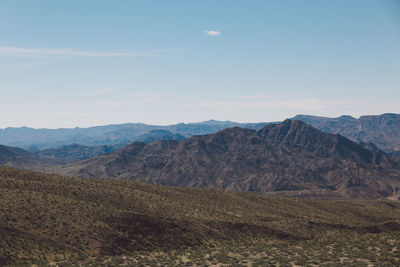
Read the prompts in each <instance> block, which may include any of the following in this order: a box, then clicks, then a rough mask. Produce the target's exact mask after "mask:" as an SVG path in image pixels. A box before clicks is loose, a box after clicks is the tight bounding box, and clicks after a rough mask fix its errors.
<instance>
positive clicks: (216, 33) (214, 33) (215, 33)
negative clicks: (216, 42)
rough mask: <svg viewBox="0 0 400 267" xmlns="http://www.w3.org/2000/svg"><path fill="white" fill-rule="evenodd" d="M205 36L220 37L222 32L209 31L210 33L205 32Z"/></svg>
mask: <svg viewBox="0 0 400 267" xmlns="http://www.w3.org/2000/svg"><path fill="white" fill-rule="evenodd" d="M204 33H205V34H207V35H210V36H220V35H221V32H220V31H216V30H208V31H204Z"/></svg>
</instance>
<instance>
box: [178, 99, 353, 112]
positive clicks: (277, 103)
mask: <svg viewBox="0 0 400 267" xmlns="http://www.w3.org/2000/svg"><path fill="white" fill-rule="evenodd" d="M349 104H351V103H349V101H334V100H322V99H317V98H292V99H290V98H269V99H257V97H255V96H254V97H253V96H248V97H241V100H224V101H216V102H202V103H188V104H183V105H181V107H183V108H205V107H213V108H219V109H262V110H270V109H279V108H285V109H293V110H297V111H308V112H310V111H320V110H324V109H327V108H330V107H332V106H340V105H349ZM353 104H354V103H353Z"/></svg>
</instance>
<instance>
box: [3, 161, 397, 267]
mask: <svg viewBox="0 0 400 267" xmlns="http://www.w3.org/2000/svg"><path fill="white" fill-rule="evenodd" d="M399 222H400V205H399V202H393V201H392V202H388V201H374V202H372V201H351V202H350V201H346V202H344V201H328V200H301V199H291V198H283V197H266V196H262V195H258V194H249V193H231V192H226V191H218V190H209V189H191V188H179V187H163V186H154V185H150V184H145V183H141V182H135V181H127V180H125V181H121V180H95V179H76V178H70V177H61V176H54V175H46V174H41V173H35V172H30V171H23V170H19V169H14V168H10V167H0V225H1V226H0V265H2V266H3V265H7V264H9V265H13V266H14V265H16V264H28V265H30V264H33V263H36V264H39V265H45V264H49V263H52V264H57V265H60V266H69V265H70V264H73V263H74V264H78V263H79V264H81V265H83V266H99V265H100V264H107V265H111V266H118V265H122V264H128V265H144V264H146V265H157V264H161V265H164V266H165V265H167V266H176V265H183V264H186V265H195V264H208V265H211V264H218V263H226V264H233V265H247V264H250V263H254V264H272V265H275V264H276V263H277V262H279V263H280V264H290V263H291V262H292V263H296V264H298V265H305V264H316V265H319V264H321V263H330V264H334V265H335V264H344V265H347V266H350V265H356V264H357V263H358V264H362V263H364V264H366V263H374V262H379V263H380V264H387V265H397V264H399V263H400V262H399V254H398V253H399V251H398V250H397V249H396V248H398V247H399V245H400V243H399V240H400V224H399Z"/></svg>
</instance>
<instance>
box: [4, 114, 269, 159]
mask: <svg viewBox="0 0 400 267" xmlns="http://www.w3.org/2000/svg"><path fill="white" fill-rule="evenodd" d="M265 124H266V123H238V122H231V121H215V120H210V121H204V122H199V123H188V124H185V123H179V124H174V125H167V126H157V125H148V124H143V123H126V124H115V125H105V126H95V127H89V128H79V127H77V128H70V129H67V128H66V129H33V128H27V127H21V128H6V129H0V144H2V145H6V146H14V147H20V148H24V149H28V150H30V151H33V152H34V151H38V150H43V149H49V148H60V147H62V146H65V145H71V144H81V145H84V146H97V145H116V144H117V145H119V144H128V143H131V142H134V141H143V140H144V139H143V138H145V137H146V135H147V137H149V135H152V136H153V137H154V140H159V139H160V138H158V139H157V136H156V135H157V131H169V132H170V134H169V133H168V135H171V137H168V138H169V139H171V140H178V139H182V137H185V138H187V137H191V136H193V135H200V134H209V133H215V132H218V131H220V130H223V129H226V128H231V127H234V126H240V127H244V128H250V129H260V128H262V127H263V126H264V125H265ZM152 131H156V132H152ZM164 135H165V134H164ZM173 135H176V136H173ZM153 137H151V138H153ZM168 138H167V139H168ZM144 141H145V142H149V140H147V141H146V140H144Z"/></svg>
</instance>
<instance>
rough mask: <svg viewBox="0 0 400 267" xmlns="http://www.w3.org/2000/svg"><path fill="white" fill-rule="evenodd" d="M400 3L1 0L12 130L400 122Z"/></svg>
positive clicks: (1, 49)
mask: <svg viewBox="0 0 400 267" xmlns="http://www.w3.org/2000/svg"><path fill="white" fill-rule="evenodd" d="M399 48H400V2H399V1H397V0H387V1H386V0H375V1H371V0H357V1H356V0H336V1H325V0H315V1H295V0H293V1H267V0H260V1H253V0H248V1H239V0H237V1H232V0H218V1H215V0H213V1H207V0H202V1H187V0H181V1H173V0H171V1H166V0H163V1H161V0H160V1H152V0H146V1H145V0H142V1H133V0H132V1H123V0H121V1H111V0H110V1H99V0H96V1H73V0H70V1H50V0H49V1H41V0H38V1H31V0H26V1H21V0H0V93H1V98H0V112H1V114H2V116H0V127H1V128H4V127H8V126H30V127H36V128H38V127H46V128H58V127H75V126H80V127H86V126H92V125H103V124H111V123H125V122H144V123H151V124H170V123H177V122H195V121H203V120H208V119H217V120H232V121H240V122H258V121H277V120H283V119H285V118H287V117H292V116H294V115H296V114H314V115H321V116H338V115H342V114H350V115H353V116H356V117H357V116H360V115H364V114H380V113H385V112H394V113H400V105H399V102H400V101H399V100H400V49H399Z"/></svg>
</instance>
